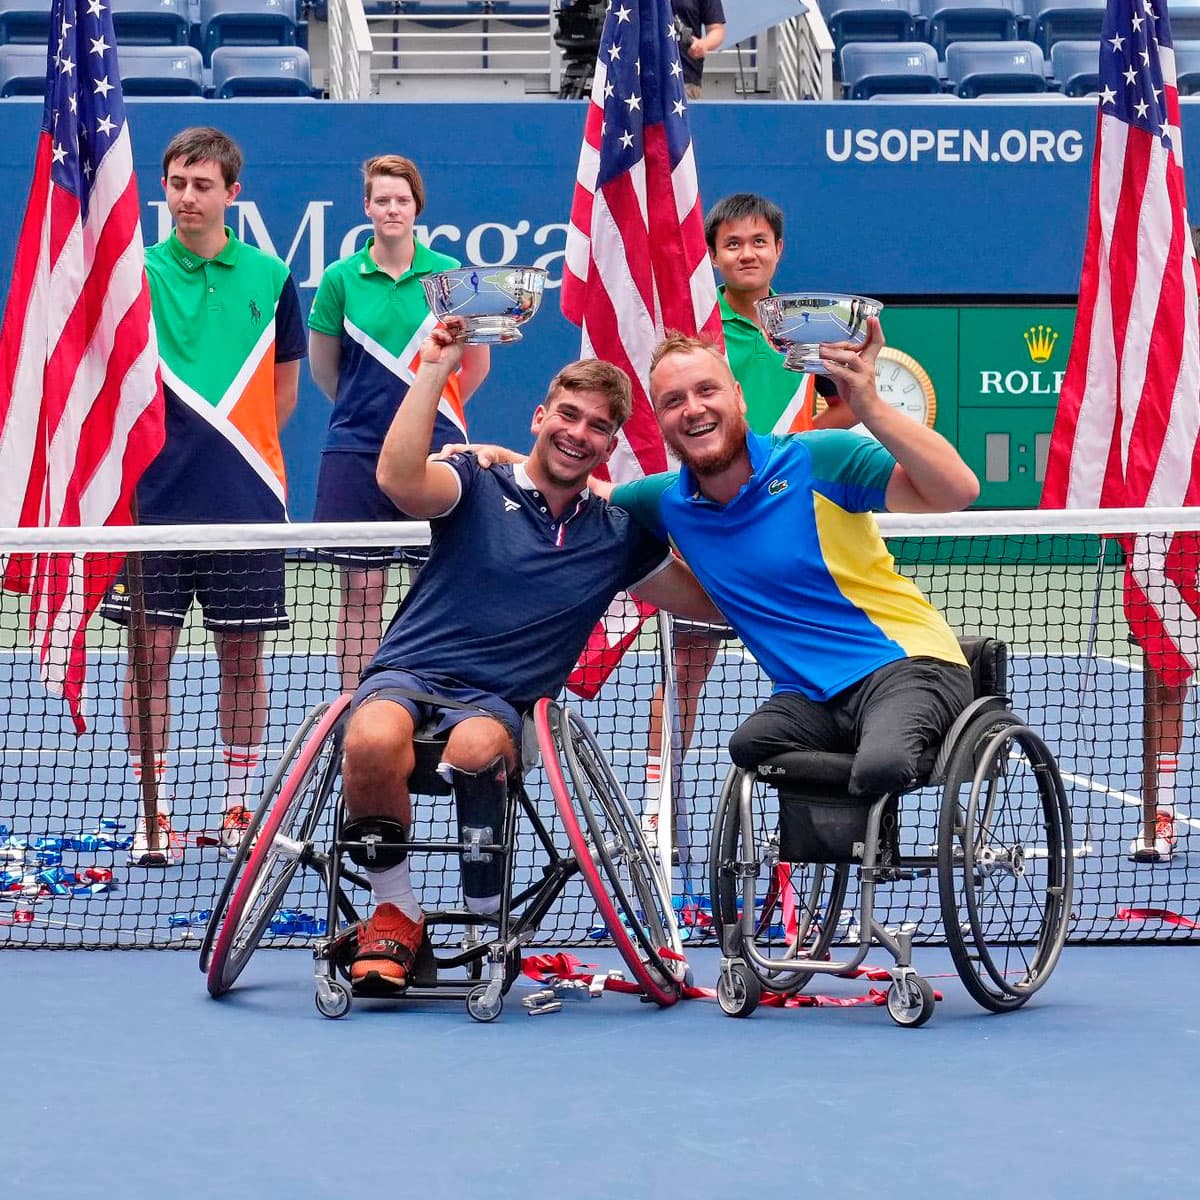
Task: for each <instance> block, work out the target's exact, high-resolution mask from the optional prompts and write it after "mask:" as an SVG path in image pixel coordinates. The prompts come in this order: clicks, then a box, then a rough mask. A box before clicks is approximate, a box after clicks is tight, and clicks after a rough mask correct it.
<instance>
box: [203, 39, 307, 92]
mask: <svg viewBox="0 0 1200 1200" xmlns="http://www.w3.org/2000/svg"><path fill="white" fill-rule="evenodd" d="M212 94H213V95H214V96H215V97H216V98H217V99H218V100H227V99H229V98H230V97H231V96H311V95H312V94H313V92H312V70H311V68H310V66H309V61H308V54H307V53H306V52H305V51H304V50H301V49H300V47H299V46H218V47H217V48H216V49H215V50H214V51H213V56H212Z"/></svg>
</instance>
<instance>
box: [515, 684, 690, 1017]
mask: <svg viewBox="0 0 1200 1200" xmlns="http://www.w3.org/2000/svg"><path fill="white" fill-rule="evenodd" d="M534 723H535V727H536V729H537V735H538V741H539V743H540V746H541V752H542V761H543V763H544V764H545V768H546V776H547V778H548V780H549V781H550V788H551V791H552V792H553V793H554V801H555V804H556V805H557V807H558V812H559V816H560V817H561V819H562V822H563V827H564V829H565V831H566V834H567V839H568V841H569V842H570V843H571V851H572V853H573V854H574V856H575V859H576V861H577V863H578V864H579V871H580V874H581V875H582V876H583V878H584V880H585V881H586V882H587V885H588V888H589V890H590V891H591V893H592V897H593V899H594V900H595V902H596V908H597V909H598V910H599V912H600V915H601V917H602V918H603V919H604V923H605V925H606V926H607V927H608V932H609V934H610V936H611V937H612V940H613V944H614V945H615V946H616V948H617V951H618V952H619V953H620V955H621V957H622V958H623V959H624V960H625V964H626V966H627V967H628V968H629V970H630V972H631V973H632V974H633V977H634V979H635V980H636V981H637V982H638V984H639V985H640V986H641V988H642V991H643V993H644V994H645V995H646V996H647V997H649V998H650V999H651V1000H653V1001H654V1002H655V1003H656V1004H658V1005H661V1006H662V1007H664V1008H665V1007H666V1006H668V1005H671V1004H674V1003H675V1001H676V1000H677V999H678V998H679V983H680V979H679V975H678V973H677V968H682V967H683V953H682V945H683V943H682V940H681V938H680V936H679V927H678V925H677V923H676V920H675V911H674V909H673V908H672V905H671V893H670V890H669V889H668V887H667V886H666V884H665V883H664V882H663V880H662V878H661V877H660V875H659V874H658V871H657V869H656V868H655V864H654V856H653V853H652V851H651V850H650V848H649V846H647V845H646V841H645V838H644V837H643V835H642V832H641V829H640V827H639V824H638V818H637V814H636V813H635V812H634V811H633V809H632V807H631V806H630V804H629V801H628V799H626V796H625V793H624V791H623V789H622V788H621V785H620V783H619V782H618V781H617V779H616V777H615V776H614V775H613V773H612V770H611V768H610V767H609V765H608V763H607V761H606V760H605V758H604V755H603V753H602V752H601V750H600V747H599V746H598V745H597V743H596V739H595V737H594V736H593V735H592V731H591V730H590V729H588V727H587V726H586V725H585V724H584V723H583V721H582V720H580V718H579V717H577V716H576V715H575V714H574V713H573V712H572V711H571V710H570V709H569V708H566V707H564V706H562V705H558V704H555V703H554V702H553V701H551V700H539V701H538V703H537V706H536V708H535V709H534ZM564 766H565V770H564ZM664 951H665V952H666V954H665V956H664Z"/></svg>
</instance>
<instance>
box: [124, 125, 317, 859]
mask: <svg viewBox="0 0 1200 1200" xmlns="http://www.w3.org/2000/svg"><path fill="white" fill-rule="evenodd" d="M241 168H242V152H241V150H240V149H239V148H238V146H237V144H236V143H235V142H234V141H233V140H232V139H231V138H229V137H227V136H226V135H225V134H224V133H222V132H221V131H220V130H218V129H212V128H208V127H199V128H193V129H185V130H183V131H182V132H181V133H178V134H176V136H175V137H174V138H172V139H171V142H170V144H169V145H168V146H167V148H166V151H165V153H164V155H163V180H162V184H163V190H164V192H165V193H166V197H167V208H168V210H169V211H170V213H171V216H172V218H173V219H174V221H175V230H174V232H173V233H172V234H171V236H170V237H168V238H167V239H166V240H165V241H163V242H160V243H158V245H156V246H151V247H150V248H149V249H148V250H147V251H146V274H147V276H148V277H149V282H150V300H151V305H152V307H153V312H154V326H155V332H156V334H157V337H158V351H159V360H160V365H161V369H162V377H163V391H164V394H165V398H166V425H167V436H166V442H165V443H164V445H163V448H162V451H161V453H160V454H159V456H158V457H157V458H156V459H155V460H154V462H153V463H151V464H150V467H149V468H148V469H147V471H146V473H145V475H143V477H142V479H141V482H140V483H139V484H138V490H137V500H138V517H139V520H140V521H141V522H142V524H145V525H176V524H210V523H217V524H224V523H229V522H261V521H283V520H286V519H287V510H286V490H285V480H284V468H283V451H282V449H281V447H280V443H279V431H280V429H282V428H283V426H284V425H285V424H286V422H287V420H288V418H289V417H290V416H291V415H292V412H293V410H294V409H295V407H296V397H297V387H298V383H299V378H300V360H301V359H302V358H303V357H304V354H305V340H304V323H303V320H302V318H301V315H300V300H299V296H298V294H297V291H296V285H295V283H294V281H293V280H292V277H291V274H290V273H289V271H288V268H287V265H286V264H285V263H283V262H281V261H280V260H279V259H278V258H276V257H275V256H274V255H273V254H267V253H265V252H264V251H262V250H259V249H257V248H256V247H254V246H248V245H246V244H244V243H243V242H241V241H239V240H238V239H237V238H236V237H235V236H234V234H233V231H232V230H231V229H229V228H228V227H227V226H226V225H225V211H226V209H227V208H229V207H230V205H232V204H233V203H234V201H235V200H236V199H237V196H238V193H239V192H240V191H241V184H240V183H239V182H238V175H239V174H240V172H241ZM142 570H143V576H144V581H145V606H146V623H147V626H148V629H147V638H146V640H147V644H146V646H145V648H144V649H145V656H146V659H147V662H148V672H149V676H148V685H147V688H148V695H149V702H150V711H151V720H150V730H149V737H150V744H151V748H152V751H153V761H154V770H155V775H156V778H157V779H158V781H159V782H160V783H161V782H162V781H163V776H164V775H165V772H166V747H167V737H168V724H169V719H170V698H169V683H170V671H171V660H172V658H173V657H174V655H175V651H176V649H177V647H178V645H179V635H180V631H181V629H182V628H183V624H184V621H185V619H186V616H187V612H188V609H189V608H190V607H191V605H192V603H193V601H194V600H198V601H199V602H200V605H201V608H202V609H203V612H204V624H205V627H206V628H208V629H210V630H211V631H212V634H213V640H214V642H215V644H216V651H217V661H218V665H219V671H220V692H219V695H218V700H217V721H218V727H219V732H220V737H221V743H222V750H223V757H224V760H225V766H226V788H225V814H224V817H223V818H222V825H221V832H220V841H221V845H222V847H223V849H224V850H225V851H226V852H227V853H232V852H234V851H236V849H237V846H238V845H239V844H240V841H241V837H242V833H243V831H244V830H245V828H246V826H247V824H248V823H249V816H250V814H249V811H248V808H247V797H248V796H249V795H250V794H251V793H252V791H253V790H255V788H254V785H253V782H252V781H253V779H254V777H255V774H256V772H257V770H258V768H259V765H260V763H261V760H262V756H263V745H262V743H263V737H264V733H265V730H266V715H267V694H266V683H265V680H264V677H263V665H262V651H263V633H264V632H265V631H267V630H270V629H282V628H285V627H286V625H287V620H288V617H287V609H286V607H285V603H284V599H285V598H284V563H283V552H282V551H275V550H265V551H258V550H255V551H238V552H232V551H231V552H204V553H198V552H186V553H180V552H170V553H154V554H145V555H143V556H142ZM103 611H104V615H105V616H107V617H109V618H110V619H112V620H115V621H118V622H121V623H127V622H128V619H129V594H128V581H127V579H126V578H125V577H124V576H122V578H121V579H120V580H118V582H117V584H116V585H115V586H114V588H113V591H112V592H111V594H110V595H109V597H108V599H107V600H106V602H105V606H104V610H103ZM125 716H126V725H127V728H128V730H129V734H130V744H131V746H130V748H131V755H130V758H131V770H132V772H133V774H134V776H135V778H140V771H141V754H140V745H141V741H140V738H139V736H138V730H139V725H140V722H139V719H138V715H137V710H136V706H135V703H134V698H133V695H132V684H131V682H127V684H126V694H125ZM158 820H159V836H158V848H157V849H156V850H151V849H150V847H149V843H148V840H147V836H146V828H145V820H144V817H139V818H138V824H137V828H136V831H135V835H134V841H133V846H132V848H131V850H130V862H131V863H132V864H133V865H136V866H166V865H167V864H168V863H173V862H177V861H178V859H179V857H180V845H179V842H178V841H177V840H176V838H175V836H174V834H173V832H172V829H171V825H170V804H169V801H168V798H167V796H166V795H165V794H164V793H162V792H160V793H159V803H158Z"/></svg>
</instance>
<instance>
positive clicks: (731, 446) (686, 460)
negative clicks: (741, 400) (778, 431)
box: [667, 420, 750, 476]
mask: <svg viewBox="0 0 1200 1200" xmlns="http://www.w3.org/2000/svg"><path fill="white" fill-rule="evenodd" d="M749 428H750V427H749V426H748V425H747V424H746V422H745V420H742V421H741V423H740V424H739V425H738V426H737V427H736V428H733V429H730V430H729V431H728V432H727V434H726V436H725V440H724V441H723V442H722V443H721V445H720V446H718V447H717V448H716V449H715V450H711V451H709V452H707V453H706V454H703V455H701V454H693V453H692V452H691V447H690V445H689V444H688V441H687V439H686V438H683V439H682V440H681V441H678V442H677V441H674V440H672V441H669V442H668V443H667V445H668V446H669V447H670V448H671V451H672V452H673V453H674V455H675V457H676V458H677V459H679V461H680V462H681V463H683V465H684V466H685V467H687V469H688V470H689V471H691V472H692V474H693V475H699V476H704V475H719V474H721V472H722V471H725V470H727V469H728V468H729V467H731V466H733V464H734V463H735V462H737V460H738V458H740V457H741V455H742V453H743V451H744V450H745V447H746V434H747V433H748V432H749Z"/></svg>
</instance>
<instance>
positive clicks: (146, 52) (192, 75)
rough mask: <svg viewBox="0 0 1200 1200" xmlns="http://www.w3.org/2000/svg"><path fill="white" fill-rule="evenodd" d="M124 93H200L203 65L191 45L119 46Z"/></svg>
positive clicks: (148, 94)
mask: <svg viewBox="0 0 1200 1200" xmlns="http://www.w3.org/2000/svg"><path fill="white" fill-rule="evenodd" d="M117 61H118V62H119V63H120V64H121V89H122V91H124V93H125V95H126V96H203V95H204V65H203V63H202V62H201V61H200V51H199V50H197V49H196V48H195V47H194V46H120V47H118V48H117Z"/></svg>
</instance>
